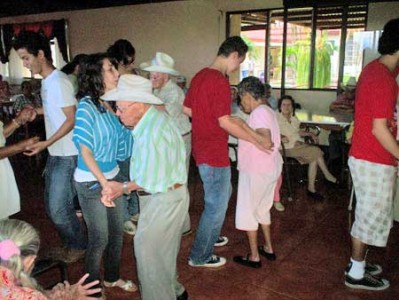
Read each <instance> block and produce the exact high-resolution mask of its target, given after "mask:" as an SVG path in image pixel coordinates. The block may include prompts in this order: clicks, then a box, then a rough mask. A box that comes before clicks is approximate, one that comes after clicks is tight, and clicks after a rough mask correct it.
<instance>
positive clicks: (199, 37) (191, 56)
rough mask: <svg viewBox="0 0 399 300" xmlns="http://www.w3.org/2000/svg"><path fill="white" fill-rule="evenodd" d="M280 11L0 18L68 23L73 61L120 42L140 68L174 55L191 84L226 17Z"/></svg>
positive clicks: (251, 0)
mask: <svg viewBox="0 0 399 300" xmlns="http://www.w3.org/2000/svg"><path fill="white" fill-rule="evenodd" d="M270 5H273V6H274V7H275V6H278V7H281V6H282V1H281V0H271V1H264V0H191V1H176V2H164V3H154V4H142V5H130V6H120V7H113V8H102V9H91V10H80V11H70V12H58V13H49V14H40V15H30V16H20V17H12V18H2V19H0V24H4V23H23V22H36V21H43V20H52V19H53V20H55V19H61V18H65V19H67V20H68V23H69V44H70V51H71V54H72V56H74V55H76V54H78V53H93V52H99V51H105V50H106V49H107V47H108V46H109V45H111V44H112V43H113V42H114V41H115V40H117V39H119V38H125V39H128V40H129V41H131V42H132V43H133V45H134V47H135V48H136V51H137V55H136V65H139V64H140V63H141V62H143V61H147V60H150V59H151V58H152V57H153V55H154V54H155V52H156V51H163V52H166V53H168V54H170V55H171V56H172V57H173V58H174V59H175V61H176V68H177V69H178V70H179V71H180V72H181V73H182V74H185V75H186V76H187V77H188V79H189V80H191V78H192V77H193V76H194V75H195V73H196V72H197V71H198V70H200V69H201V68H203V67H204V66H207V65H209V64H210V63H211V62H212V60H213V59H214V57H215V55H216V53H217V49H218V47H219V45H220V43H221V42H222V41H223V40H224V39H225V32H226V31H225V30H226V29H225V28H226V25H225V24H226V21H225V12H226V11H232V10H244V9H255V8H257V9H260V8H269V7H271V6H270Z"/></svg>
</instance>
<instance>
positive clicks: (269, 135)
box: [255, 128, 273, 144]
mask: <svg viewBox="0 0 399 300" xmlns="http://www.w3.org/2000/svg"><path fill="white" fill-rule="evenodd" d="M255 131H256V132H257V133H259V134H260V135H261V136H263V137H264V139H265V141H266V142H267V143H269V144H273V141H272V133H271V131H270V129H268V128H258V129H256V130H255Z"/></svg>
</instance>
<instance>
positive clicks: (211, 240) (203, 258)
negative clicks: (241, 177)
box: [190, 164, 231, 264]
mask: <svg viewBox="0 0 399 300" xmlns="http://www.w3.org/2000/svg"><path fill="white" fill-rule="evenodd" d="M198 170H199V173H200V176H201V179H202V183H203V185H204V193H205V195H204V196H205V197H204V201H205V206H204V211H203V212H202V215H201V219H200V222H199V225H198V228H197V234H196V236H195V240H194V243H193V246H192V248H191V253H190V260H191V261H192V262H193V263H195V264H205V263H206V262H207V261H208V260H209V259H210V258H211V256H212V254H213V245H214V244H215V242H216V241H217V239H218V237H219V235H220V231H221V229H222V226H223V222H224V218H225V216H226V210H227V206H228V203H229V199H230V196H231V182H230V179H231V169H230V167H222V168H219V167H211V166H209V165H207V164H201V165H199V166H198Z"/></svg>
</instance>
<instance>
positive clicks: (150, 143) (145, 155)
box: [130, 106, 187, 193]
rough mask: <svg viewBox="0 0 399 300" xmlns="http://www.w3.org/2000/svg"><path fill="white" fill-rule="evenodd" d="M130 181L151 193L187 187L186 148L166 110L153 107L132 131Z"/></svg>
mask: <svg viewBox="0 0 399 300" xmlns="http://www.w3.org/2000/svg"><path fill="white" fill-rule="evenodd" d="M132 134H133V138H134V145H133V153H132V157H131V161H130V179H131V180H132V181H134V182H136V183H137V184H138V185H139V186H141V187H142V188H143V189H144V190H145V191H147V192H149V193H162V192H166V191H167V190H168V188H170V187H172V186H173V185H175V184H176V183H180V184H186V182H187V172H186V162H185V160H186V149H185V146H184V142H183V139H182V137H181V135H180V132H179V129H178V128H177V126H176V125H175V123H174V122H173V120H172V119H171V118H170V117H169V116H168V115H167V114H166V113H165V112H163V111H159V110H158V109H156V108H155V107H153V106H151V107H150V109H148V111H147V112H146V113H145V114H144V116H143V117H142V118H141V120H140V121H139V123H138V124H137V125H136V126H135V128H134V129H133V131H132Z"/></svg>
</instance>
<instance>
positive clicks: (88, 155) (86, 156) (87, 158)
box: [80, 145, 107, 188]
mask: <svg viewBox="0 0 399 300" xmlns="http://www.w3.org/2000/svg"><path fill="white" fill-rule="evenodd" d="M80 151H81V153H82V157H83V161H84V162H85V164H86V166H87V167H88V168H89V170H90V172H91V173H92V174H93V175H94V176H95V177H96V178H97V180H98V182H99V183H100V184H101V186H102V187H103V188H104V186H105V185H106V183H107V178H105V176H104V174H103V172H101V170H100V168H99V167H98V164H97V162H96V160H95V159H94V156H93V153H92V152H91V150H90V149H89V148H87V147H86V146H85V145H80Z"/></svg>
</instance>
